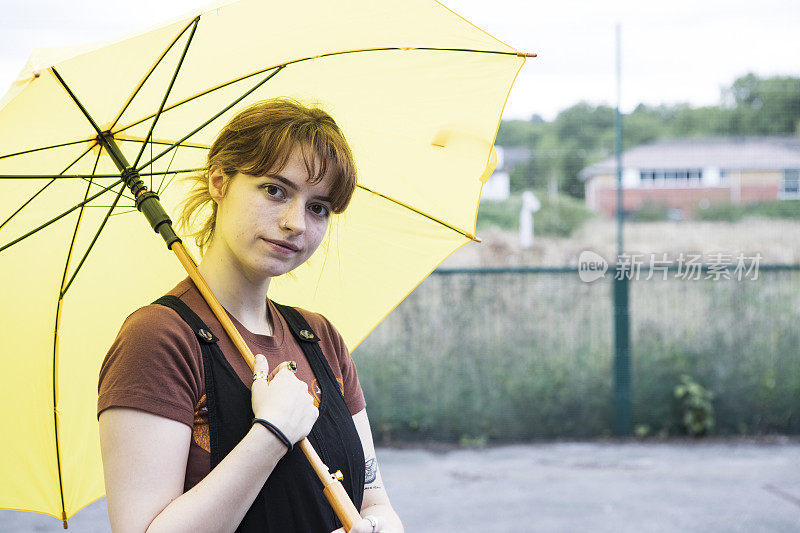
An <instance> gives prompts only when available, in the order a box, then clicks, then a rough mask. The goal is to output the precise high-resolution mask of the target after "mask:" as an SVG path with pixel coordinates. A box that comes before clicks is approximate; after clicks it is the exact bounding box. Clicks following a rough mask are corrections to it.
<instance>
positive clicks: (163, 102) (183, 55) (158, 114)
mask: <svg viewBox="0 0 800 533" xmlns="http://www.w3.org/2000/svg"><path fill="white" fill-rule="evenodd" d="M198 22H200V17H196V18H195V19H194V22H193V23H192V32H191V33H190V34H189V38H188V39H186V46H184V47H183V52H182V53H181V58H180V59H179V60H178V65H177V66H176V67H175V72H174V73H173V74H172V79H171V80H170V82H169V87H167V91H166V92H165V93H164V98H163V99H162V100H161V105H160V106H158V111H157V112H156V115H155V118H153V123H152V124H150V131H148V132H147V137H145V138H144V142H143V143H142V147H141V148H140V149H139V155H137V156H136V160H135V161H134V162H133V164H132V165H131V167H133V168H136V166H137V165H138V164H139V160H140V159H141V158H142V154H143V153H144V149H145V147H146V146H147V141H148V139H150V136H152V135H153V130H154V129H155V127H156V123H157V122H158V119H159V118H160V117H161V112H162V111H164V106H165V105H166V103H167V98H169V93H170V92H172V87H174V86H175V80H176V79H178V72H180V70H181V66H183V60H184V59H186V52H188V51H189V45H191V44H192V39H194V34H195V32H196V31H197V23H198Z"/></svg>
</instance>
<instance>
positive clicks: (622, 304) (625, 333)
mask: <svg viewBox="0 0 800 533" xmlns="http://www.w3.org/2000/svg"><path fill="white" fill-rule="evenodd" d="M616 30H617V32H616V33H617V109H616V112H615V113H614V126H615V127H614V130H615V133H616V134H615V136H614V137H615V142H614V145H615V146H614V151H615V153H616V160H617V263H619V261H620V260H621V259H620V258H621V257H622V253H623V251H624V250H625V247H624V245H623V242H622V236H623V227H624V224H625V216H624V208H623V203H622V113H621V112H620V109H619V108H620V102H621V85H622V84H621V79H622V67H621V63H622V61H621V59H620V56H621V53H620V48H621V46H620V41H621V38H620V34H621V30H620V26H619V24H617V28H616ZM621 274H622V275H621V276H619V278H621V279H617V277H618V276H616V275H615V276H614V428H613V429H614V434H615V435H620V436H621V435H630V434H631V430H632V427H631V349H630V345H631V333H630V309H629V307H628V301H629V298H628V287H629V285H628V282H629V279H628V276H626V275H625V273H624V272H621Z"/></svg>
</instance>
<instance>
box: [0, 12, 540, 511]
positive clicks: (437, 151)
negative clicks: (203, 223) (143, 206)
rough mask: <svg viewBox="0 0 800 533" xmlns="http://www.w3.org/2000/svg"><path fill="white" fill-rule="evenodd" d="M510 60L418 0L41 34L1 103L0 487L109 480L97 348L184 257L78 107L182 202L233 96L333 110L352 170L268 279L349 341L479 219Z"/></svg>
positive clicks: (8, 504)
mask: <svg viewBox="0 0 800 533" xmlns="http://www.w3.org/2000/svg"><path fill="white" fill-rule="evenodd" d="M524 61H525V59H524V54H520V53H518V52H517V51H516V50H514V49H512V48H511V47H509V46H507V45H505V44H504V43H502V42H500V41H498V40H497V39H495V38H493V37H492V36H490V35H488V34H487V33H485V32H483V31H481V30H480V29H478V28H476V27H475V26H473V25H472V24H470V23H469V22H467V21H466V20H464V19H463V18H461V17H459V16H458V15H456V14H455V13H453V12H452V11H450V10H448V9H447V8H446V7H444V6H443V5H441V4H439V3H437V2H435V1H429V0H408V1H406V2H403V3H402V5H401V6H398V5H395V4H394V3H389V2H375V1H374V0H349V1H348V2H327V1H324V0H300V1H295V2H268V1H264V0H244V1H240V2H236V3H228V4H223V5H220V6H218V7H215V8H213V9H210V10H207V11H204V12H198V13H195V14H192V15H190V16H187V17H186V18H184V19H181V20H177V21H174V22H170V23H168V24H164V25H162V26H159V27H156V28H153V29H150V30H148V31H146V32H141V33H138V34H135V35H132V36H129V37H126V38H124V39H121V40H117V41H113V42H108V43H103V44H101V45H96V46H87V47H81V48H77V49H59V50H47V51H41V52H37V53H34V55H33V56H32V58H31V60H30V62H29V64H28V65H27V66H26V67H25V69H24V70H23V72H22V73H21V74H20V77H19V79H18V80H17V81H16V82H15V83H14V85H13V86H12V88H11V90H10V91H9V93H8V94H7V95H6V96H5V98H4V99H3V100H2V102H0V187H2V195H0V274H2V279H3V282H4V283H3V300H2V302H3V305H2V307H1V308H0V320H2V323H3V324H4V326H5V329H6V331H8V332H11V333H12V335H7V336H6V338H5V339H4V343H3V346H2V348H0V350H2V352H1V353H0V376H2V378H0V379H2V383H1V384H0V416H2V417H3V419H4V421H5V424H4V425H5V428H6V432H5V436H4V437H3V439H2V440H0V480H2V483H0V507H2V508H8V509H21V510H30V511H37V512H42V513H46V514H50V515H53V516H56V517H58V518H62V517H64V518H68V517H70V516H72V515H73V514H74V513H75V512H77V511H78V510H79V509H81V508H82V507H83V506H85V505H87V504H88V503H90V502H92V501H94V500H96V499H98V498H100V497H102V496H103V493H104V488H103V476H102V465H101V461H100V453H99V438H98V431H97V421H96V417H95V407H96V399H97V378H98V371H99V367H100V363H101V361H102V359H103V357H104V355H105V353H106V350H107V349H108V347H109V346H110V344H111V342H112V341H113V339H114V337H115V335H116V333H117V331H118V329H119V326H120V324H121V323H122V321H123V320H124V319H125V317H126V316H127V315H128V314H129V313H131V312H132V311H133V310H135V309H136V308H138V307H140V306H142V305H146V304H148V303H149V302H151V301H152V300H153V299H155V298H156V297H158V296H159V295H161V294H163V293H164V292H166V291H167V290H169V289H170V288H171V287H172V286H174V285H175V284H176V283H177V282H178V281H180V280H181V279H183V278H184V277H185V275H186V274H185V272H184V271H183V270H182V269H181V266H180V264H178V262H177V261H176V260H175V258H174V257H171V254H169V253H167V252H166V250H165V246H164V243H163V241H162V240H161V239H159V238H157V236H155V235H154V234H153V231H152V229H151V228H150V227H149V225H148V224H147V223H146V221H145V220H144V219H143V217H142V215H141V214H139V213H138V212H137V211H136V209H135V207H134V205H133V199H132V198H131V194H130V192H128V191H126V190H125V189H124V185H123V184H122V183H121V182H120V174H119V171H118V170H117V168H116V166H115V165H114V163H113V161H112V159H111V158H110V157H109V156H108V153H107V151H106V149H102V148H101V146H102V143H100V142H99V141H98V135H97V132H96V130H95V129H94V126H93V125H92V123H91V121H94V123H95V124H96V125H97V127H98V128H99V129H100V130H102V131H103V132H109V135H110V136H111V137H113V139H114V141H115V142H116V144H117V145H118V146H119V147H120V150H121V151H122V153H123V154H124V155H125V157H126V158H127V160H128V161H129V162H131V164H132V165H133V166H135V167H137V168H139V169H140V173H141V175H142V178H143V179H144V181H145V183H146V184H147V185H148V187H149V188H151V189H152V190H154V191H157V192H158V194H159V196H160V197H161V201H162V203H163V205H164V207H165V208H166V210H167V212H169V213H171V214H172V215H173V220H174V219H175V218H176V216H175V213H176V211H175V208H176V206H177V204H178V202H179V201H180V200H181V199H182V198H183V196H184V194H185V193H186V190H187V189H186V186H185V185H184V184H183V183H182V182H181V180H180V176H181V175H182V174H185V173H186V172H189V171H192V170H193V169H197V168H199V167H201V166H202V165H203V163H204V158H205V153H206V151H207V150H208V147H209V146H210V144H211V142H212V141H213V139H214V137H215V135H216V133H217V132H218V131H219V130H220V129H221V127H222V126H223V125H224V124H225V122H227V121H228V120H229V119H230V118H231V117H232V116H233V115H234V114H235V113H236V112H238V111H239V110H240V109H241V108H242V107H244V106H247V105H249V104H251V103H253V102H256V101H258V100H262V99H265V98H270V97H275V96H288V97H292V98H295V99H297V100H299V101H300V102H302V103H305V104H317V105H319V106H321V107H323V108H324V109H325V110H326V111H328V112H329V113H330V114H331V115H332V116H333V117H334V118H335V119H336V121H337V123H338V124H339V126H340V127H341V129H342V131H343V132H344V135H345V137H346V138H347V139H348V141H349V143H350V145H351V147H352V149H353V153H354V156H355V159H356V163H357V166H358V172H359V187H358V189H357V191H356V194H355V196H354V198H353V201H352V203H351V205H350V207H349V208H348V210H347V211H346V212H345V213H344V214H342V215H337V216H334V217H333V219H332V223H331V225H330V229H329V231H328V235H327V236H326V238H325V240H324V241H323V245H322V246H321V247H320V249H319V250H318V251H317V253H316V254H315V255H314V256H312V257H311V259H309V261H308V262H307V263H306V264H304V265H302V266H301V267H299V268H298V269H297V270H295V271H294V272H293V274H291V275H290V276H286V277H282V278H278V279H276V280H274V281H273V283H272V284H271V285H270V297H271V298H273V299H275V300H277V301H279V302H282V303H285V304H290V305H295V306H300V307H304V308H306V309H310V310H313V311H317V312H320V313H323V314H324V315H326V316H327V317H328V318H329V319H330V320H331V321H332V322H333V323H334V324H335V325H336V326H337V328H338V329H339V330H340V331H341V333H342V335H343V337H344V339H345V341H346V343H347V345H348V346H349V347H350V349H351V350H352V349H353V348H355V346H357V345H358V343H359V342H360V341H361V340H362V339H363V338H364V337H365V336H366V335H367V334H368V333H369V331H371V329H372V328H374V327H375V326H376V325H377V324H378V323H379V322H380V320H381V319H382V318H383V317H384V316H386V314H388V313H389V312H390V311H391V310H392V309H393V308H394V307H395V306H396V305H397V304H398V303H399V302H400V301H401V300H402V299H403V298H404V297H405V296H406V295H407V294H408V293H409V292H410V291H411V290H412V289H413V288H414V287H415V286H416V285H417V284H418V283H419V282H420V281H421V280H422V279H424V278H425V276H427V275H428V274H429V273H430V272H431V271H432V270H433V269H434V268H436V266H437V265H438V264H439V263H440V262H441V261H443V260H444V259H445V258H446V257H447V256H449V255H450V254H451V253H453V252H454V251H455V250H457V249H458V248H459V247H461V246H463V245H464V244H466V243H467V242H469V241H470V240H471V239H472V238H473V232H474V229H475V219H476V212H477V206H478V200H479V197H480V191H481V186H482V184H483V183H484V182H485V180H486V179H487V178H488V176H489V175H490V174H491V171H492V170H493V168H494V156H493V149H492V144H493V141H494V137H495V134H496V131H497V127H498V125H499V120H500V116H501V114H502V110H503V106H504V105H505V101H506V98H507V96H508V92H509V90H510V88H511V85H512V83H513V81H514V78H515V77H516V75H517V73H518V72H519V69H520V68H521V67H522V64H523V63H524ZM145 141H147V142H145ZM185 242H186V244H187V245H188V246H189V247H190V248H191V247H192V245H193V243H192V242H190V240H189V239H187V240H186V241H185ZM193 253H194V255H195V257H197V252H196V249H195V250H194V251H193Z"/></svg>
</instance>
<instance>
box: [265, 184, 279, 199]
mask: <svg viewBox="0 0 800 533" xmlns="http://www.w3.org/2000/svg"><path fill="white" fill-rule="evenodd" d="M264 190H265V191H267V195H269V196H272V197H273V198H283V189H281V188H280V187H278V186H277V185H265V186H264Z"/></svg>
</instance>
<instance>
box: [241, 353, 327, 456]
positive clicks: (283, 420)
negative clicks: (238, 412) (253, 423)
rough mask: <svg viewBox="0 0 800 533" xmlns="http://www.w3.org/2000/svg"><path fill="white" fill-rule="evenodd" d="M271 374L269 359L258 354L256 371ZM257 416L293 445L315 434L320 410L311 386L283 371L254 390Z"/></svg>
mask: <svg viewBox="0 0 800 533" xmlns="http://www.w3.org/2000/svg"><path fill="white" fill-rule="evenodd" d="M260 370H263V371H264V372H265V373H267V372H268V371H269V365H268V364H267V358H266V357H264V356H263V355H261V354H258V355H256V361H255V365H254V367H253V371H254V372H258V371H260ZM252 404H253V414H255V416H256V418H263V419H264V420H267V421H268V422H271V423H272V424H274V425H275V426H276V427H277V428H278V429H280V430H281V431H283V433H284V434H285V435H286V437H287V438H288V439H289V440H290V441H292V444H294V443H296V442H298V441H299V440H301V439H302V438H303V437H305V436H306V435H308V434H309V433H310V432H311V427H312V426H313V425H314V422H316V421H317V417H318V416H319V410H318V409H317V408H316V407H315V406H314V398H313V396H311V394H309V392H308V386H307V385H306V384H305V383H304V382H302V381H300V380H299V379H297V376H295V375H294V373H293V372H292V371H291V370H288V369H286V368H283V369H281V370H279V371H278V373H277V374H275V377H273V378H272V380H269V381H268V380H266V379H258V380H256V381H254V382H253V387H252Z"/></svg>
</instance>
